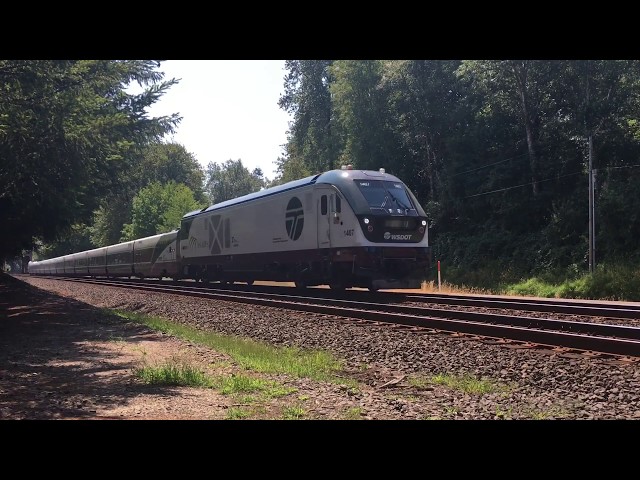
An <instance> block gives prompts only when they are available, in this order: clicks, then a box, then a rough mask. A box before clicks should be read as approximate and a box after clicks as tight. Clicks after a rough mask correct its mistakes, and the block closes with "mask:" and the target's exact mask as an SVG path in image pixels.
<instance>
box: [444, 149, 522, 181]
mask: <svg viewBox="0 0 640 480" xmlns="http://www.w3.org/2000/svg"><path fill="white" fill-rule="evenodd" d="M527 155H529V153H523V154H522V155H516V156H515V157H511V158H507V159H506V160H500V161H499V162H494V163H489V164H487V165H483V166H481V167H476V168H472V169H471V170H466V171H464V172H460V173H454V174H453V175H451V176H452V177H457V176H458V175H464V174H465V173H471V172H475V171H477V170H482V169H483V168H487V167H492V166H494V165H498V164H500V163H505V162H508V161H510V160H515V159H516V158H520V157H524V156H527Z"/></svg>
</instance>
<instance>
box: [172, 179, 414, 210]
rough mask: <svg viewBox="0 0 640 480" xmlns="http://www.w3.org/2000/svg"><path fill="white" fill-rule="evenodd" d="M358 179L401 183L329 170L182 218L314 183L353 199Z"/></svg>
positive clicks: (215, 205)
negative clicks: (325, 185)
mask: <svg viewBox="0 0 640 480" xmlns="http://www.w3.org/2000/svg"><path fill="white" fill-rule="evenodd" d="M358 179H359V180H363V179H370V180H387V181H393V182H401V180H400V179H399V178H398V177H396V176H394V175H391V174H389V173H383V172H379V171H375V170H337V169H336V170H329V171H327V172H324V173H320V174H317V175H311V176H309V177H305V178H302V179H300V180H294V181H292V182H287V183H284V184H282V185H277V186H275V187H271V188H265V189H264V190H260V191H259V192H255V193H250V194H248V195H243V196H242V197H238V198H233V199H231V200H226V201H224V202H220V203H216V204H214V205H211V206H209V207H206V208H203V209H201V210H194V211H193V212H189V213H187V214H185V215H184V216H183V217H182V218H188V217H192V216H195V215H198V214H199V213H203V212H210V211H212V210H218V209H220V208H224V207H228V206H231V205H237V204H239V203H244V202H248V201H250V200H254V199H256V198H262V197H268V196H270V195H275V194H277V193H281V192H285V191H287V190H294V189H296V188H301V187H304V186H306V185H312V184H314V183H324V184H330V185H335V186H336V187H337V188H338V189H339V190H340V191H341V192H343V193H344V194H345V195H346V196H347V197H352V195H349V193H348V192H349V191H350V190H351V189H352V188H354V186H353V180H358ZM403 183H404V182H403ZM412 197H413V195H412ZM350 199H351V198H350ZM363 201H364V199H363ZM414 201H415V202H416V204H418V202H417V200H415V198H414ZM363 208H367V209H368V206H366V204H363ZM422 214H423V215H424V213H422Z"/></svg>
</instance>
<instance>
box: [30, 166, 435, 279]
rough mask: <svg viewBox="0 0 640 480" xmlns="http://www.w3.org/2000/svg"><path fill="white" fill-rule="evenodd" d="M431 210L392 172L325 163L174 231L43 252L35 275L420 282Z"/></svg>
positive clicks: (33, 266)
mask: <svg viewBox="0 0 640 480" xmlns="http://www.w3.org/2000/svg"><path fill="white" fill-rule="evenodd" d="M431 253H432V252H431V247H430V246H429V229H428V219H427V215H426V213H425V211H424V210H423V208H422V206H421V205H420V203H419V202H418V200H417V198H416V197H415V195H414V194H413V193H412V192H411V190H410V189H409V188H408V187H407V185H406V184H405V183H404V182H403V181H401V180H400V179H399V178H397V177H396V176H394V175H391V174H389V173H387V172H386V171H385V169H384V168H380V169H379V170H358V169H354V168H352V167H351V166H343V167H341V168H339V169H334V170H329V171H326V172H323V173H319V174H316V175H312V176H309V177H306V178H302V179H299V180H294V181H291V182H288V183H285V184H282V185H279V186H275V187H271V188H266V189H262V190H260V191H259V192H255V193H251V194H248V195H244V196H241V197H238V198H234V199H232V200H227V201H224V202H220V203H216V204H214V205H211V206H209V207H205V208H203V209H201V210H196V211H193V212H189V213H186V214H185V215H184V216H183V217H182V219H181V223H180V227H179V228H178V229H176V230H173V231H171V232H167V233H162V234H158V235H152V236H149V237H145V238H141V239H137V240H131V241H127V242H122V243H118V244H115V245H110V246H106V247H101V248H95V249H93V250H88V251H83V252H78V253H73V254H69V255H64V256H61V257H57V258H51V259H47V260H40V261H31V262H29V264H28V272H29V274H31V275H62V276H90V277H129V278H134V277H135V278H159V279H164V278H169V279H173V280H175V281H177V280H182V279H191V280H195V281H199V282H220V283H222V284H227V283H247V284H249V285H251V284H253V282H255V281H273V282H292V283H294V284H295V286H296V287H298V288H306V287H311V286H319V285H326V286H329V287H330V288H331V289H334V290H344V289H346V288H352V287H362V288H367V289H369V290H371V291H377V290H381V289H398V288H401V289H418V288H421V285H422V282H423V281H424V280H425V278H426V277H427V276H428V271H429V269H430V267H431Z"/></svg>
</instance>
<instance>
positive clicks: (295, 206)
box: [285, 197, 304, 240]
mask: <svg viewBox="0 0 640 480" xmlns="http://www.w3.org/2000/svg"><path fill="white" fill-rule="evenodd" d="M285 225H286V227H287V234H289V238H290V239H291V240H297V239H298V238H300V235H301V234H302V227H304V214H303V211H302V202H301V201H300V199H299V198H298V197H293V198H292V199H291V200H289V203H288V204H287V213H286V215H285Z"/></svg>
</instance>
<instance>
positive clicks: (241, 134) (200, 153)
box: [147, 60, 290, 180]
mask: <svg viewBox="0 0 640 480" xmlns="http://www.w3.org/2000/svg"><path fill="white" fill-rule="evenodd" d="M284 62H285V61H284V60H165V61H163V62H162V63H161V65H160V68H159V69H158V70H159V71H161V72H164V74H165V76H164V79H163V80H169V79H171V78H176V79H180V81H179V82H178V84H176V85H173V86H172V87H170V88H169V89H168V90H167V91H166V92H165V93H164V95H162V97H160V99H159V100H158V101H157V102H156V103H154V104H153V105H152V106H151V107H150V108H149V109H148V110H147V111H148V114H149V116H151V117H157V116H161V115H171V114H172V113H177V114H179V115H180V116H181V117H182V121H181V122H180V123H179V124H178V126H177V128H176V133H175V134H173V135H168V136H166V137H165V141H171V142H175V143H179V144H181V145H183V146H184V147H185V149H186V150H187V151H188V152H190V153H192V154H193V155H194V157H195V158H196V159H197V160H198V162H199V163H200V164H201V165H202V167H203V169H205V168H206V167H207V165H208V164H209V162H215V163H218V164H220V165H221V164H223V163H224V162H226V161H227V160H242V165H244V166H245V167H246V168H247V169H248V170H249V171H253V169H254V168H256V167H260V168H261V169H262V173H263V174H264V176H265V177H266V178H268V179H270V180H272V179H273V178H274V177H275V175H276V174H275V169H276V165H275V163H274V162H275V160H276V159H277V158H278V157H279V156H280V157H282V156H284V153H283V147H282V145H284V144H285V143H286V141H287V137H286V132H287V130H288V128H289V124H288V122H289V120H290V116H289V114H288V113H287V112H285V111H284V110H282V109H281V108H280V107H279V106H278V100H279V98H280V96H281V95H282V94H283V93H284V86H283V85H284V76H285V73H286V71H285V69H284Z"/></svg>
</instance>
